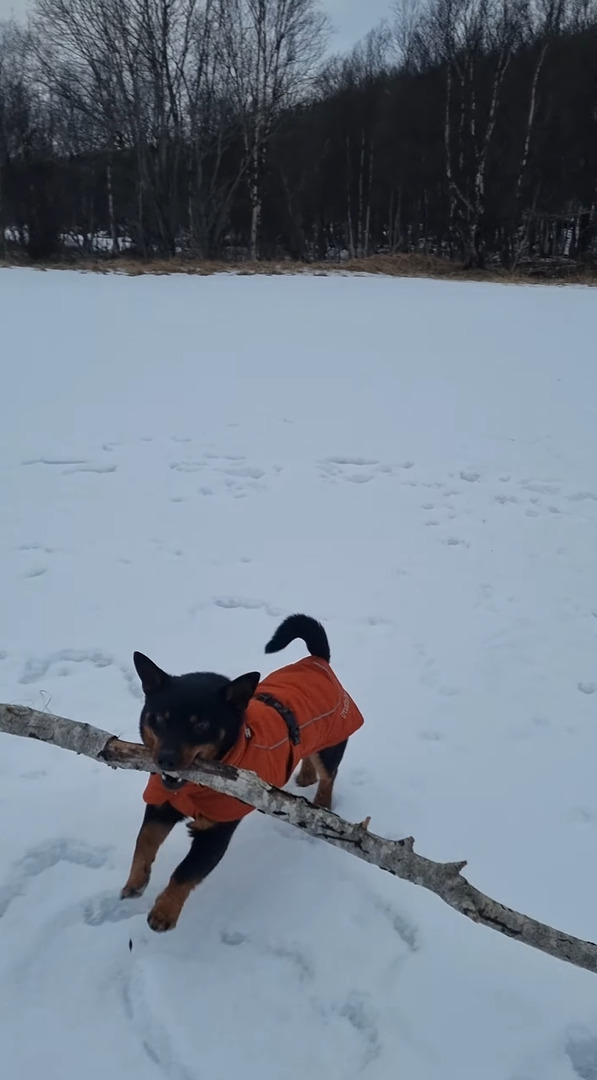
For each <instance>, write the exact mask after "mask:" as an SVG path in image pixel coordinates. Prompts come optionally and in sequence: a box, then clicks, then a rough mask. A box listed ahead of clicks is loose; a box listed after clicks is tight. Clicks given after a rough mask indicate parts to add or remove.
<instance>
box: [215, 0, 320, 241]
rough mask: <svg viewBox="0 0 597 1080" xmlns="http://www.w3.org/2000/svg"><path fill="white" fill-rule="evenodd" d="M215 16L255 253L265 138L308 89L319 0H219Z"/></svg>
mask: <svg viewBox="0 0 597 1080" xmlns="http://www.w3.org/2000/svg"><path fill="white" fill-rule="evenodd" d="M220 19H221V27H222V48H223V64H224V67H225V68H226V70H227V72H228V73H229V76H230V87H231V90H232V94H233V99H234V103H235V106H236V110H237V112H238V115H239V118H240V121H241V125H242V138H243V146H244V157H245V162H246V175H247V181H248V195H249V205H250V213H251V222H250V234H249V251H250V257H251V258H252V259H257V258H258V257H259V233H260V225H261V217H262V210H263V182H264V173H265V167H266V157H267V148H268V144H269V141H270V139H271V137H272V133H273V131H274V129H275V126H276V124H277V122H278V121H279V119H280V117H281V115H282V113H283V111H284V109H288V108H290V107H291V106H292V105H295V104H296V103H297V102H298V101H300V100H301V99H303V98H304V97H305V96H307V95H308V94H309V91H310V87H311V84H312V80H313V78H314V76H315V73H316V71H317V68H318V66H319V64H320V62H321V59H322V56H323V53H324V49H325V45H326V40H327V32H328V22H327V19H326V17H325V15H324V14H323V13H322V12H321V10H320V6H319V0H220Z"/></svg>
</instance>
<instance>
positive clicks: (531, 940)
mask: <svg viewBox="0 0 597 1080" xmlns="http://www.w3.org/2000/svg"><path fill="white" fill-rule="evenodd" d="M0 732H5V733H7V734H9V735H20V736H23V737H25V738H29V739H38V740H40V741H42V742H47V743H51V744H52V745H54V746H60V747H62V749H63V750H72V751H74V752H75V753H76V754H83V755H84V756H85V757H89V758H92V759H93V760H94V761H101V762H103V763H104V764H106V765H110V766H111V767H112V768H117V769H135V770H137V771H138V772H156V771H157V770H156V767H155V765H154V763H153V762H152V761H151V759H150V756H149V753H148V751H147V750H146V749H145V747H144V746H141V745H140V744H138V743H129V742H123V741H121V740H120V739H118V738H117V737H116V736H115V735H111V734H110V732H108V731H101V730H100V729H99V728H95V727H91V726H90V725H89V724H81V723H77V722H76V721H73V720H66V719H65V718H64V717H61V716H53V715H51V714H50V713H42V712H37V711H36V710H35V709H29V708H25V707H23V706H20V705H2V704H0ZM173 775H177V776H182V777H184V779H186V780H190V781H192V782H194V783H198V784H205V785H206V787H209V788H213V790H214V791H219V792H223V793H224V794H226V795H231V796H232V797H233V798H235V799H240V801H241V802H244V803H248V804H249V805H250V806H254V807H255V808H256V809H257V810H260V811H261V812H262V813H264V814H269V815H270V816H271V817H275V818H278V820H280V821H285V822H287V823H288V824H289V825H294V826H295V827H296V828H298V829H302V830H303V832H306V833H309V834H310V835H311V836H315V837H317V838H318V839H320V840H325V841H326V843H328V844H332V845H333V846H334V847H339V848H342V849H343V850H344V851H348V852H349V853H350V854H351V855H356V856H357V858H359V859H364V860H365V862H369V863H372V864H373V865H374V866H379V867H380V869H382V870H386V871H387V873H389V874H393V875H394V876H395V877H399V878H402V879H403V880H405V881H410V882H412V884H413V885H420V886H421V887H422V888H424V889H428V890H429V891H430V892H432V893H435V894H436V896H439V897H440V898H441V899H442V900H444V901H445V903H446V904H449V905H450V907H452V908H454V909H455V910H456V911H458V912H460V914H461V915H465V916H466V918H468V919H472V921H473V922H476V923H480V924H481V925H483V926H488V927H490V929H492V930H497V931H498V932H499V933H500V934H505V935H506V937H511V938H515V939H516V940H517V941H520V942H522V943H523V944H525V945H530V946H531V947H532V948H534V949H539V950H540V951H541V952H544V953H547V954H548V955H549V956H553V957H555V958H556V959H558V960H564V961H566V962H567V963H569V964H573V965H574V966H575V967H580V968H584V969H585V970H586V971H592V972H595V973H597V945H595V944H594V943H593V942H591V941H582V940H581V939H580V938H576V937H572V936H571V935H570V934H565V933H563V932H562V931H560V930H555V929H554V928H553V927H551V926H546V925H545V924H544V923H540V922H537V921H536V920H535V919H531V918H529V916H528V915H521V914H520V913H519V912H517V911H512V910H511V909H510V908H507V907H504V905H503V904H500V903H498V901H497V900H492V899H491V898H490V897H489V896H485V894H484V893H482V892H480V891H479V890H478V889H476V888H475V887H474V886H473V885H471V884H470V882H468V881H467V880H466V878H464V877H463V876H462V870H463V869H464V867H465V866H466V862H448V863H438V862H432V861H431V860H430V859H426V858H424V857H423V856H422V855H418V854H417V853H416V852H415V850H414V840H413V838H412V837H406V838H405V839H403V840H387V839H385V838H384V837H383V836H376V835H375V833H372V832H369V828H368V827H369V820H370V819H369V818H367V819H366V820H365V821H363V822H361V823H360V824H353V823H351V822H348V821H344V820H343V818H340V817H338V815H337V814H334V813H332V812H331V811H329V810H322V809H318V808H316V807H314V806H312V805H311V803H309V802H307V800H306V799H304V798H301V797H299V796H296V795H291V794H289V793H288V792H286V791H281V790H280V789H278V788H274V787H270V786H269V785H268V784H265V783H264V782H263V781H262V780H260V779H259V777H258V776H256V775H255V773H251V772H246V771H245V770H243V769H236V768H232V767H231V766H229V765H222V764H219V763H217V762H207V761H205V762H202V763H201V765H197V767H196V768H194V769H192V770H190V771H188V772H184V773H176V774H173Z"/></svg>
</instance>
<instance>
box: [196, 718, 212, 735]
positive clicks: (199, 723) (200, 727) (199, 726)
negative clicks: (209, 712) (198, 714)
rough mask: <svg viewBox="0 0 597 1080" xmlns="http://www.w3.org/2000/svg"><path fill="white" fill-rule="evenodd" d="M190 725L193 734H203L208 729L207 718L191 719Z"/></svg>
mask: <svg viewBox="0 0 597 1080" xmlns="http://www.w3.org/2000/svg"><path fill="white" fill-rule="evenodd" d="M192 725H193V734H194V735H204V734H205V732H206V731H207V730H208V729H209V722H208V721H207V720H193V721H192Z"/></svg>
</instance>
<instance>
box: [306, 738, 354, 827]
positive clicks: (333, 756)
mask: <svg viewBox="0 0 597 1080" xmlns="http://www.w3.org/2000/svg"><path fill="white" fill-rule="evenodd" d="M347 743H348V739H345V740H344V742H341V743H338V744H337V746H327V747H326V748H325V750H320V752H319V753H318V754H315V755H314V763H315V769H316V772H317V779H318V780H319V784H318V787H317V791H316V792H315V798H314V799H313V806H321V807H323V809H325V810H331V809H332V795H333V791H334V781H335V779H336V774H337V772H338V768H339V766H340V762H341V761H342V758H343V757H344V751H345V750H346V745H347Z"/></svg>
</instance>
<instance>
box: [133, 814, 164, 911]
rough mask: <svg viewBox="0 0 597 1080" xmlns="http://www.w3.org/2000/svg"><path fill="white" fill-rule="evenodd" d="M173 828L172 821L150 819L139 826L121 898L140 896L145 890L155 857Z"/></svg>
mask: <svg viewBox="0 0 597 1080" xmlns="http://www.w3.org/2000/svg"><path fill="white" fill-rule="evenodd" d="M173 828H174V823H172V824H169V823H167V824H164V823H162V822H160V821H150V822H147V823H146V824H145V825H142V826H141V829H140V832H139V835H138V837H137V843H136V844H135V851H134V854H133V862H132V864H131V870H130V873H129V876H128V881H127V883H126V885H125V886H124V888H123V890H122V892H121V894H120V895H121V897H122V899H123V900H127V899H128V898H129V897H131V896H141V894H142V893H143V892H145V889H146V888H147V884H148V882H149V878H150V875H151V868H152V866H153V864H154V861H155V857H156V855H157V853H158V851H159V849H160V847H161V846H162V844H163V843H164V840H165V839H166V837H167V836H168V834H169V833H170V832H171V831H172V829H173Z"/></svg>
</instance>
